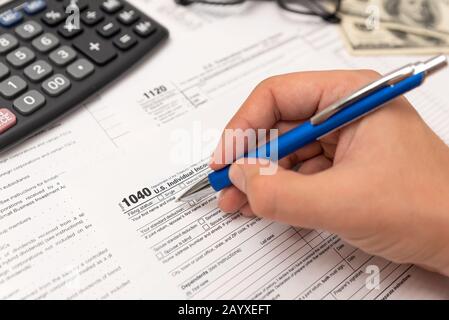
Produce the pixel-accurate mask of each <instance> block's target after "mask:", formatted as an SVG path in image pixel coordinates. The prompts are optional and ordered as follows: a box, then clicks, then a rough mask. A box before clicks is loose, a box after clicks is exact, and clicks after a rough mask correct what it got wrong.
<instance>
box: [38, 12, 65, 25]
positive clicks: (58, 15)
mask: <svg viewBox="0 0 449 320" xmlns="http://www.w3.org/2000/svg"><path fill="white" fill-rule="evenodd" d="M65 18H66V14H65V12H63V11H59V10H48V11H47V12H45V13H44V15H43V16H42V21H43V22H44V23H45V24H46V25H48V26H50V27H52V26H56V25H58V24H60V23H61V22H62V21H63V20H65Z"/></svg>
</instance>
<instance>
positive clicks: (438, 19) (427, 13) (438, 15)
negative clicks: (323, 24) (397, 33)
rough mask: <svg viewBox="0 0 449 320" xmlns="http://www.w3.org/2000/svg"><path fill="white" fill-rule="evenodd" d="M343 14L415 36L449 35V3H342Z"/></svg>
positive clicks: (423, 0) (428, 0)
mask: <svg viewBox="0 0 449 320" xmlns="http://www.w3.org/2000/svg"><path fill="white" fill-rule="evenodd" d="M341 12H342V14H343V15H352V16H358V17H364V18H366V19H368V20H367V21H368V22H371V23H378V24H380V25H381V26H384V27H389V28H395V29H396V30H404V31H412V32H413V33H414V34H424V35H433V36H436V37H437V36H438V34H439V33H444V34H447V35H449V0H343V1H342V4H341Z"/></svg>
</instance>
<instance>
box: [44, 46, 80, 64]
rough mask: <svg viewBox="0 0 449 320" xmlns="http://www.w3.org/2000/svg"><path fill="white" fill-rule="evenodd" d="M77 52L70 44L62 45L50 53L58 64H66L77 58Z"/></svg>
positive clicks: (52, 59)
mask: <svg viewBox="0 0 449 320" xmlns="http://www.w3.org/2000/svg"><path fill="white" fill-rule="evenodd" d="M76 56H77V54H76V51H75V50H73V49H72V48H70V47H68V46H62V47H60V48H58V49H56V50H55V51H53V52H52V53H50V55H49V58H50V60H51V61H53V62H54V63H55V64H56V65H58V66H65V65H67V64H69V63H70V62H72V61H73V60H75V58H76Z"/></svg>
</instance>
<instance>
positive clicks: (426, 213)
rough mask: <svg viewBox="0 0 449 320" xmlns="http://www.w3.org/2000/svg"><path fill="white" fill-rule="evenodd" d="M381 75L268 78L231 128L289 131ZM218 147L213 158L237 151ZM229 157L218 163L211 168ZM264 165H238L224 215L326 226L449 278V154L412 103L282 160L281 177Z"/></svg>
mask: <svg viewBox="0 0 449 320" xmlns="http://www.w3.org/2000/svg"><path fill="white" fill-rule="evenodd" d="M378 77H379V75H378V74H377V73H375V72H373V71H366V70H365V71H331V72H305V73H294V74H287V75H282V76H276V77H273V78H270V79H268V80H265V81H263V82H262V83H261V84H260V85H258V86H257V88H256V89H255V90H254V91H253V92H252V93H251V95H250V96H249V98H248V99H247V100H246V102H245V103H244V104H243V106H242V107H241V108H240V110H239V111H238V112H237V114H236V115H235V116H234V117H233V118H232V120H231V121H230V122H229V124H228V125H227V127H226V128H227V129H237V128H240V129H243V130H245V129H248V128H255V129H256V128H265V129H269V128H278V129H279V134H282V133H283V132H285V131H287V130H289V129H291V128H293V127H294V126H296V125H298V124H299V123H301V122H304V121H306V120H307V119H309V118H310V117H311V116H312V115H313V114H315V113H316V112H317V111H319V110H322V109H323V108H325V107H327V106H328V105H330V104H331V103H332V102H335V101H336V100H338V99H339V98H342V97H344V96H346V95H347V94H349V93H351V92H353V91H354V90H356V89H358V88H360V87H361V86H363V85H365V84H367V83H369V82H371V81H373V80H374V79H377V78H378ZM219 147H220V148H221V147H223V150H220V151H221V152H220V153H219V152H216V153H215V155H217V154H225V152H226V151H228V152H229V151H231V152H233V151H235V150H227V149H229V148H232V146H226V145H224V146H221V144H220V145H219ZM223 160H224V159H217V156H215V157H213V159H212V161H211V165H210V166H211V168H212V169H214V170H217V169H220V168H221V167H223V166H224V165H223V164H220V163H223ZM239 162H240V161H239ZM298 164H301V165H300V167H299V170H297V171H294V170H292V168H295V167H297V165H298ZM261 166H263V165H262V164H261V163H257V164H248V163H240V164H237V163H234V164H233V165H232V167H231V170H230V178H231V180H232V182H233V184H234V186H233V187H230V188H227V189H226V190H223V191H222V193H221V195H220V198H219V206H220V208H221V209H222V210H223V211H225V212H236V211H238V210H240V212H242V213H243V214H244V215H257V216H260V217H263V218H268V219H272V220H276V221H279V222H283V223H288V224H290V225H293V226H298V227H304V228H310V229H325V230H328V231H330V232H333V233H336V234H338V235H340V236H341V237H342V238H343V239H344V240H346V241H347V242H349V243H350V244H352V245H354V246H356V247H359V248H361V249H362V250H364V251H366V252H368V253H370V254H375V255H379V256H382V257H385V258H387V259H389V260H392V261H394V262H398V263H415V264H418V265H420V266H423V267H425V268H428V269H431V270H436V271H438V272H440V273H443V274H445V275H447V276H449V148H448V147H447V146H446V145H445V144H444V143H443V142H442V141H441V140H440V139H439V138H438V137H437V136H436V135H435V134H434V133H433V132H432V130H431V129H430V128H429V127H428V126H427V125H426V124H425V123H424V122H423V120H422V119H421V118H420V116H419V115H418V114H417V112H416V111H415V110H414V108H413V107H412V106H411V105H410V104H409V103H408V101H407V100H406V99H405V98H403V97H401V98H398V99H395V100H394V101H392V102H390V103H388V105H387V106H385V107H383V108H381V109H379V110H378V111H376V112H374V113H372V114H370V115H368V116H366V117H364V118H363V119H361V120H359V121H357V122H355V123H353V124H351V125H349V126H347V127H345V128H343V129H341V130H340V131H338V132H335V133H333V134H330V135H328V136H326V137H324V138H322V139H321V140H320V141H317V142H314V143H312V144H310V145H307V146H305V147H303V148H302V149H300V150H298V151H297V152H296V153H294V154H292V155H291V156H289V157H287V158H285V159H282V160H281V161H279V167H280V168H279V170H277V173H276V174H274V175H261V173H260V169H261Z"/></svg>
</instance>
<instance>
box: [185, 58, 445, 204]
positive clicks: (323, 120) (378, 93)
mask: <svg viewBox="0 0 449 320" xmlns="http://www.w3.org/2000/svg"><path fill="white" fill-rule="evenodd" d="M445 66H447V59H446V57H445V56H444V55H439V56H436V57H434V58H432V59H430V60H428V61H425V62H418V63H414V64H408V65H406V66H404V67H402V68H400V69H398V70H396V71H393V72H391V73H389V74H387V75H385V76H384V77H382V78H381V79H379V80H377V81H374V82H373V83H371V84H369V85H367V86H365V87H363V88H362V89H360V90H358V91H356V92H355V93H353V94H351V95H350V96H348V97H346V98H343V99H341V100H339V101H337V102H335V103H334V104H332V105H331V106H329V107H328V108H326V109H324V110H323V111H321V112H320V113H318V114H316V115H315V116H314V117H313V118H311V119H310V121H308V122H305V123H303V124H301V125H299V126H298V127H296V128H294V129H292V130H290V131H288V132H286V133H285V134H283V135H281V136H279V137H278V138H277V141H276V144H275V148H276V149H277V150H276V151H277V159H282V158H284V157H285V156H287V155H289V154H291V153H293V152H295V151H296V150H298V149H299V148H301V147H304V146H305V145H307V144H309V143H311V142H313V141H315V140H317V139H319V138H320V137H323V136H325V135H326V134H328V133H330V132H332V131H335V130H337V129H340V128H342V127H343V126H345V125H347V124H349V123H351V122H353V121H355V120H357V119H359V118H361V117H363V116H365V115H367V114H368V113H370V112H372V111H374V110H376V109H377V108H379V107H381V106H383V105H385V103H386V102H388V101H391V100H393V99H395V98H397V97H399V96H400V95H402V94H404V93H406V92H408V91H410V90H412V89H414V88H416V87H418V86H420V85H421V84H422V83H423V81H424V79H425V78H426V76H428V75H430V74H432V73H434V72H435V71H438V70H440V69H441V68H443V67H445ZM271 144H272V142H268V143H267V144H266V145H264V146H262V147H259V148H258V149H255V150H252V151H250V152H248V153H247V154H246V155H245V157H246V158H251V157H255V158H260V157H264V158H270V157H271V152H270V150H271V149H270V146H271ZM229 168H230V166H227V167H225V168H224V169H222V170H219V171H214V172H212V173H210V174H209V175H208V177H206V178H205V179H203V180H200V181H199V182H198V183H197V184H195V185H194V186H193V187H192V188H190V189H189V190H188V191H187V192H185V193H184V194H183V195H181V196H180V197H179V199H178V201H190V200H196V199H200V198H202V197H204V196H207V195H210V194H212V193H214V192H218V191H220V190H223V189H224V188H226V187H229V186H231V185H232V183H231V180H230V179H229Z"/></svg>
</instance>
